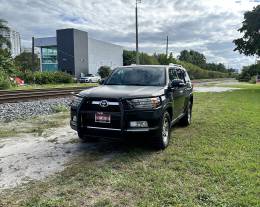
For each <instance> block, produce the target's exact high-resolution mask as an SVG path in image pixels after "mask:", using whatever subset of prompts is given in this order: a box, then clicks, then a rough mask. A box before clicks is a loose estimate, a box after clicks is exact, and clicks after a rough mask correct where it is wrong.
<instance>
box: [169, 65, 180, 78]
mask: <svg viewBox="0 0 260 207" xmlns="http://www.w3.org/2000/svg"><path fill="white" fill-rule="evenodd" d="M169 79H170V81H173V80H176V79H179V78H178V75H177V72H176V69H174V68H169Z"/></svg>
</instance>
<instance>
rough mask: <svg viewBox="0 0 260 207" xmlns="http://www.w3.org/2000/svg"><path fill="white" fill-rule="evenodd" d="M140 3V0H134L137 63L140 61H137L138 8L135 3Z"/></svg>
mask: <svg viewBox="0 0 260 207" xmlns="http://www.w3.org/2000/svg"><path fill="white" fill-rule="evenodd" d="M138 3H141V1H140V0H136V5H135V38H136V64H137V65H138V64H139V63H140V61H139V48H138V47H139V46H138V44H139V40H138V8H137V4H138Z"/></svg>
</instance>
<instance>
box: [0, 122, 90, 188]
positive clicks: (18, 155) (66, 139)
mask: <svg viewBox="0 0 260 207" xmlns="http://www.w3.org/2000/svg"><path fill="white" fill-rule="evenodd" d="M88 147H90V146H89V145H88V144H84V143H80V142H79V141H78V138H77V134H76V132H74V131H73V130H72V129H70V127H69V126H68V125H67V126H64V127H60V128H55V129H49V130H47V131H46V132H44V133H43V134H42V135H41V136H36V135H35V134H22V135H20V136H17V137H10V138H4V139H0V189H6V188H12V187H16V186H17V185H19V184H21V183H26V182H29V181H30V180H40V179H43V178H45V177H46V176H48V175H51V174H53V173H56V172H59V171H62V170H63V169H64V164H65V163H66V162H67V161H68V160H69V159H70V158H71V157H72V156H75V155H77V154H78V153H80V152H81V151H82V150H85V149H86V148H88Z"/></svg>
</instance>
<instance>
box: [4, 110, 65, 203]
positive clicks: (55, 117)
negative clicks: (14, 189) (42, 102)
mask: <svg viewBox="0 0 260 207" xmlns="http://www.w3.org/2000/svg"><path fill="white" fill-rule="evenodd" d="M58 109H59V112H60V113H58V111H56V112H57V113H56V114H52V115H47V116H38V117H35V118H32V119H28V120H26V121H21V120H20V121H13V122H9V123H3V122H2V123H1V125H0V138H6V137H14V136H19V135H21V134H25V133H34V134H37V135H42V133H43V132H44V130H46V129H50V128H56V127H59V126H63V125H65V124H66V123H68V117H69V114H68V111H67V112H66V111H65V110H63V108H56V110H58ZM0 206H1V205H0Z"/></svg>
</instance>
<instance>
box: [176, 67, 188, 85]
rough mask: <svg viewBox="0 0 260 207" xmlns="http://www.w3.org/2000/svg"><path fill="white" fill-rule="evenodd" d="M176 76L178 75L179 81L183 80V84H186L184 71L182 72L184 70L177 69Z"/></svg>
mask: <svg viewBox="0 0 260 207" xmlns="http://www.w3.org/2000/svg"><path fill="white" fill-rule="evenodd" d="M177 74H178V77H179V79H181V80H183V81H184V82H186V81H185V71H184V70H181V69H177Z"/></svg>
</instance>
